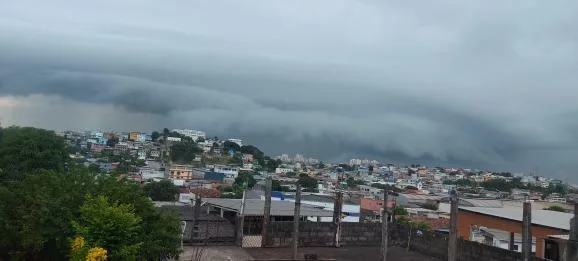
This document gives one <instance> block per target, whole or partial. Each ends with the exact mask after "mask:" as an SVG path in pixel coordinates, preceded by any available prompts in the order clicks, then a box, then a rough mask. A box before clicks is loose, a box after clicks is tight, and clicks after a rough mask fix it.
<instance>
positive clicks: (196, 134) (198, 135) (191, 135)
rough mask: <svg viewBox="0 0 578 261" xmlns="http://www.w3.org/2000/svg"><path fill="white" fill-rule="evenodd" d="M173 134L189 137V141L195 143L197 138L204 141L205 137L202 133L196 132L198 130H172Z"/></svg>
mask: <svg viewBox="0 0 578 261" xmlns="http://www.w3.org/2000/svg"><path fill="white" fill-rule="evenodd" d="M173 131H174V132H176V133H178V134H181V135H183V136H186V137H189V138H191V139H193V140H194V141H195V142H196V141H197V140H198V139H199V138H203V139H206V138H207V135H206V134H205V133H204V132H202V131H198V130H189V129H182V130H180V129H174V130H173Z"/></svg>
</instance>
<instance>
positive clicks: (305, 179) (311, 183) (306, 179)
mask: <svg viewBox="0 0 578 261" xmlns="http://www.w3.org/2000/svg"><path fill="white" fill-rule="evenodd" d="M297 182H298V183H299V184H300V185H301V187H302V188H304V189H306V190H315V189H317V180H316V179H314V178H312V177H310V176H309V175H307V174H305V173H301V174H300V175H299V180H298V181H297Z"/></svg>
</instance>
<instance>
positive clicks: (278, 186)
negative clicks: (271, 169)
mask: <svg viewBox="0 0 578 261" xmlns="http://www.w3.org/2000/svg"><path fill="white" fill-rule="evenodd" d="M271 190H272V191H281V192H288V191H290V190H289V188H287V187H285V186H281V183H280V182H279V181H278V180H272V181H271Z"/></svg>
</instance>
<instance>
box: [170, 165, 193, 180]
mask: <svg viewBox="0 0 578 261" xmlns="http://www.w3.org/2000/svg"><path fill="white" fill-rule="evenodd" d="M170 176H171V178H172V179H184V180H188V179H192V178H193V170H192V169H191V168H189V167H184V166H175V167H171V168H170Z"/></svg>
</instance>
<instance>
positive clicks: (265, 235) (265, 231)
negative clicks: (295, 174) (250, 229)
mask: <svg viewBox="0 0 578 261" xmlns="http://www.w3.org/2000/svg"><path fill="white" fill-rule="evenodd" d="M272 182H273V181H272V180H271V176H267V179H266V180H265V206H264V208H263V227H262V228H261V247H265V246H266V245H267V240H268V239H269V221H270V220H271V185H272Z"/></svg>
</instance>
